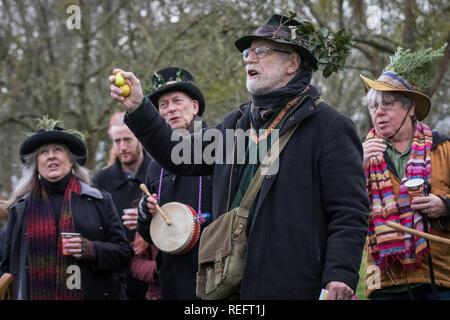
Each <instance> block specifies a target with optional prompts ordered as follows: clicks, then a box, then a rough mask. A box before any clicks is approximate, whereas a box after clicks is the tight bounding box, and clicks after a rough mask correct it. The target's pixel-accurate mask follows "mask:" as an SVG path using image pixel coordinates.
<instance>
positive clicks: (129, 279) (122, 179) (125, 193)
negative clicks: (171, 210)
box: [92, 151, 151, 300]
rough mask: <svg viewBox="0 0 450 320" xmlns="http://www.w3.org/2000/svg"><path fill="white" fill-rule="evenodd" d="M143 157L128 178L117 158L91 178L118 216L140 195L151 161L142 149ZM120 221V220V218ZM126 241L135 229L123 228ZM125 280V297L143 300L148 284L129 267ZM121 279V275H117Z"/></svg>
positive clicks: (130, 238)
mask: <svg viewBox="0 0 450 320" xmlns="http://www.w3.org/2000/svg"><path fill="white" fill-rule="evenodd" d="M143 154H144V159H143V160H142V163H141V166H140V167H139V169H138V171H137V173H136V175H135V176H134V177H132V178H129V177H128V176H127V174H126V173H125V172H123V171H122V167H121V165H120V162H119V159H116V161H115V162H114V163H113V164H112V165H111V166H109V167H107V168H105V169H103V170H101V171H100V172H99V173H97V174H96V175H95V176H94V178H93V179H92V185H93V186H94V187H96V188H99V189H100V190H104V191H107V192H109V193H110V194H111V196H112V198H113V201H114V204H115V206H116V208H117V211H118V212H119V216H120V217H122V216H123V209H127V208H132V207H133V206H132V202H133V201H135V200H138V199H140V198H141V196H142V191H141V189H140V187H139V185H140V184H141V183H144V181H145V175H146V172H147V168H148V166H149V164H150V162H151V158H150V156H149V155H148V154H147V152H145V151H143ZM121 221H122V220H121ZM124 230H125V233H126V235H127V238H128V241H129V242H130V243H131V242H133V241H134V237H135V235H136V230H129V229H127V228H124ZM124 274H125V280H122V281H125V282H126V286H127V289H126V291H127V297H128V298H129V299H131V300H144V299H145V294H146V292H147V289H148V284H147V283H145V282H143V281H140V280H138V279H136V278H134V277H133V276H132V275H131V272H130V270H129V268H127V269H126V270H125V271H124ZM117 276H118V277H119V278H121V279H123V277H124V276H123V275H122V276H121V275H117Z"/></svg>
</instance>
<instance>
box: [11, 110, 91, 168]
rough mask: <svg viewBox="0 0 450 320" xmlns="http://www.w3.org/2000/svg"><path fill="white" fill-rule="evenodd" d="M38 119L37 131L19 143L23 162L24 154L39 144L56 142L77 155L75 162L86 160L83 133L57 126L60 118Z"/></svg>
mask: <svg viewBox="0 0 450 320" xmlns="http://www.w3.org/2000/svg"><path fill="white" fill-rule="evenodd" d="M37 120H38V122H39V123H38V127H39V128H38V131H36V132H35V133H33V134H32V135H31V136H29V137H28V138H26V139H25V141H24V142H22V144H21V145H20V149H19V154H20V160H21V161H22V162H23V163H25V156H26V155H27V154H30V153H32V152H34V151H35V150H36V149H38V148H39V147H41V146H44V145H46V144H51V143H56V144H62V145H65V146H66V147H67V148H68V149H69V150H70V152H72V153H73V154H74V155H75V156H76V157H77V162H78V163H79V164H81V165H84V164H85V163H86V160H87V156H88V151H87V148H86V145H85V144H84V142H83V141H82V139H83V135H82V134H81V133H80V132H78V131H76V130H67V131H66V130H65V129H63V128H61V127H58V126H57V125H58V124H62V122H61V121H60V120H53V119H48V118H47V117H46V116H44V118H43V119H37Z"/></svg>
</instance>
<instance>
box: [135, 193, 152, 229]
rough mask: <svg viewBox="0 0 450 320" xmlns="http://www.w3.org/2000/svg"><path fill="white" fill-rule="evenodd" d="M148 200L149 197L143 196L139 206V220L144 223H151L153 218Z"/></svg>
mask: <svg viewBox="0 0 450 320" xmlns="http://www.w3.org/2000/svg"><path fill="white" fill-rule="evenodd" d="M148 198H149V196H148V195H145V196H143V197H142V198H141V200H140V201H139V205H138V220H139V221H141V222H143V223H146V222H148V221H150V219H151V217H152V215H151V214H150V211H149V209H148Z"/></svg>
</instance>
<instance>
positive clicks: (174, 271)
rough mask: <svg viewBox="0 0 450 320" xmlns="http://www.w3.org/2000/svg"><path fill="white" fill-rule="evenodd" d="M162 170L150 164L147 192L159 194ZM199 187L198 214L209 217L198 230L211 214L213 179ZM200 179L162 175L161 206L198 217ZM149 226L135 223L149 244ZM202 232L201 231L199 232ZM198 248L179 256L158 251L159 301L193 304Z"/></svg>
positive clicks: (204, 179)
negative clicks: (183, 208)
mask: <svg viewBox="0 0 450 320" xmlns="http://www.w3.org/2000/svg"><path fill="white" fill-rule="evenodd" d="M160 175H161V166H160V165H159V164H158V163H157V162H155V161H152V163H151V164H150V167H149V170H148V172H147V177H146V184H147V186H148V187H149V191H150V192H151V193H152V194H153V193H156V194H158V191H159V185H160ZM201 182H202V185H201V206H200V209H201V212H202V213H209V214H210V218H209V219H207V220H206V221H205V223H203V224H201V228H200V230H203V228H204V227H205V226H206V225H208V223H209V222H210V221H211V210H212V176H203V177H202V181H201ZM199 189H200V177H187V176H179V175H175V174H173V173H170V172H169V171H167V170H164V171H163V177H162V183H161V191H160V201H159V205H160V206H162V205H164V204H166V203H168V202H173V201H176V202H181V203H184V204H187V205H189V206H191V207H192V209H194V210H195V212H196V213H198V209H199ZM149 228H150V222H148V223H146V224H144V223H141V222H139V223H138V232H139V234H141V235H142V237H143V238H144V239H145V240H146V241H147V242H151V238H150V233H149ZM200 232H201V231H200ZM198 245H199V242H198V241H197V243H196V244H195V246H194V247H193V248H192V249H191V250H189V251H188V252H186V253H184V254H181V255H174V254H168V253H165V252H162V251H160V252H159V253H158V256H157V257H156V262H157V268H158V272H159V279H160V288H161V298H162V299H163V300H193V299H197V297H196V295H195V286H196V274H197V265H198Z"/></svg>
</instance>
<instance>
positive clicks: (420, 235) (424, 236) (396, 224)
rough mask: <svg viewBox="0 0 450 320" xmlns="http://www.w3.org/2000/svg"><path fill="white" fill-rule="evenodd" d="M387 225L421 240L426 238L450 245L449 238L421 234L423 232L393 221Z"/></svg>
mask: <svg viewBox="0 0 450 320" xmlns="http://www.w3.org/2000/svg"><path fill="white" fill-rule="evenodd" d="M386 224H387V225H388V226H389V227H391V228H393V229H396V230H400V231H403V232H406V233H410V234H413V235H415V236H418V237H421V238H425V239H428V240H431V241H436V242H440V243H445V244H447V245H450V239H447V238H442V237H439V236H436V235H433V234H429V233H425V232H421V231H417V230H414V229H411V228H408V227H405V226H402V225H401V224H398V223H395V222H392V221H387V222H386Z"/></svg>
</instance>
